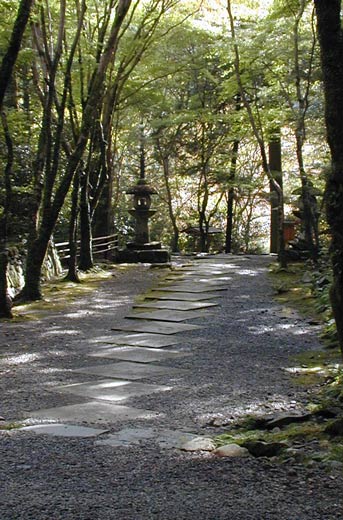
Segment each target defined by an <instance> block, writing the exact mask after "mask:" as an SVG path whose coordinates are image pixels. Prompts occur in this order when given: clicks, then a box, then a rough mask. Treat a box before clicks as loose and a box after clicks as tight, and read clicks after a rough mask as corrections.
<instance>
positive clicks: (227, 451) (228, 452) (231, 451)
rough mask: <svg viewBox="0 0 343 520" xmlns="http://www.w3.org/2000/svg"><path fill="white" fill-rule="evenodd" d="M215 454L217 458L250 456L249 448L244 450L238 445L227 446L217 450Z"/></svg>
mask: <svg viewBox="0 0 343 520" xmlns="http://www.w3.org/2000/svg"><path fill="white" fill-rule="evenodd" d="M213 454H214V455H216V456H217V457H249V455H250V453H249V450H247V448H242V447H241V446H238V444H226V445H225V446H221V447H220V448H217V449H216V450H215V451H214V452H213Z"/></svg>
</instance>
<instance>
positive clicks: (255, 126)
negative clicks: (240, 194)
mask: <svg viewBox="0 0 343 520" xmlns="http://www.w3.org/2000/svg"><path fill="white" fill-rule="evenodd" d="M231 4H232V2H231V0H227V12H228V15H229V21H230V30H231V35H232V38H233V41H234V43H233V49H234V68H235V74H236V80H237V85H238V88H239V95H240V97H241V99H242V102H243V105H244V107H245V109H246V111H247V114H248V118H249V122H250V126H251V129H252V131H253V133H254V136H255V138H256V141H257V143H258V146H259V148H260V153H261V160H262V168H263V171H264V173H265V174H266V176H267V178H268V180H269V182H270V183H271V184H272V185H273V188H274V189H275V191H276V193H277V194H278V201H279V203H278V206H279V211H278V214H279V226H280V227H279V237H280V242H279V248H280V249H279V262H280V265H281V267H287V261H286V255H285V242H284V238H283V220H284V215H283V191H282V187H281V186H280V185H279V184H278V183H277V181H276V180H275V179H274V177H273V175H272V173H271V171H270V167H269V164H268V160H267V151H266V144H265V141H264V137H263V132H262V128H261V127H260V125H259V121H258V120H257V118H256V117H255V115H254V113H253V110H252V107H251V104H250V101H249V99H248V97H247V94H246V90H245V88H244V85H243V81H242V75H241V63H240V54H239V48H238V44H237V42H236V31H235V22H234V16H233V13H232V6H231Z"/></svg>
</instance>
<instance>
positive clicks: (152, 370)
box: [73, 361, 188, 380]
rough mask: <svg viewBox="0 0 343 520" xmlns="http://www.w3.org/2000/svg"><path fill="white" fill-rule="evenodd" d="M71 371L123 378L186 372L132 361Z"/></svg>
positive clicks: (173, 374)
mask: <svg viewBox="0 0 343 520" xmlns="http://www.w3.org/2000/svg"><path fill="white" fill-rule="evenodd" d="M73 372H80V373H82V374H95V375H97V376H102V377H111V378H116V377H119V378H124V379H130V380H131V379H144V378H149V377H151V376H156V375H157V376H160V375H168V376H174V377H176V376H182V375H183V374H185V373H187V372H188V371H187V370H182V369H178V368H169V367H161V366H154V365H147V364H144V363H143V364H142V363H132V362H129V361H127V362H125V361H123V362H120V363H112V364H107V365H96V366H93V367H88V368H80V369H77V370H73Z"/></svg>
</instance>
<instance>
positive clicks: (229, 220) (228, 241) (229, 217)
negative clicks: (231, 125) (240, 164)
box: [225, 139, 239, 253]
mask: <svg viewBox="0 0 343 520" xmlns="http://www.w3.org/2000/svg"><path fill="white" fill-rule="evenodd" d="M238 148H239V141H238V139H236V140H235V141H234V143H233V147H232V155H231V164H230V174H229V183H230V187H229V190H228V194H227V213H226V235H225V253H231V249H232V232H233V204H234V200H235V189H234V187H233V183H234V182H235V177H236V167H237V157H238Z"/></svg>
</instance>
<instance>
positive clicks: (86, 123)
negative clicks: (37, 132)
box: [20, 0, 132, 300]
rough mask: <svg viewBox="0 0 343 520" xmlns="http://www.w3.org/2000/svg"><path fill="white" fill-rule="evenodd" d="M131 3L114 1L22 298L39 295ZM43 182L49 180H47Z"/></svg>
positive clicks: (32, 250) (31, 252) (32, 248)
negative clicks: (77, 131) (56, 229)
mask: <svg viewBox="0 0 343 520" xmlns="http://www.w3.org/2000/svg"><path fill="white" fill-rule="evenodd" d="M131 2H132V0H119V1H118V3H117V8H116V15H115V18H114V20H113V23H112V28H111V31H110V34H109V37H108V40H107V43H106V46H105V48H104V51H103V53H102V55H101V57H100V59H99V63H98V64H97V66H96V68H95V70H94V72H93V75H92V78H91V80H90V84H89V89H88V98H87V102H86V105H85V107H84V112H83V118H82V123H81V128H80V134H79V137H78V141H77V143H76V145H75V148H74V150H73V151H72V153H71V154H70V156H69V158H68V162H67V165H66V169H65V172H64V174H63V176H62V177H61V180H60V183H59V185H58V186H57V187H56V190H55V193H54V199H53V201H51V202H50V203H48V201H47V202H46V205H45V208H44V211H43V214H42V218H41V222H40V225H39V228H38V230H37V234H36V239H33V240H32V241H30V243H29V247H28V252H27V263H26V275H25V286H24V288H23V290H22V292H21V295H20V297H21V298H23V299H26V300H35V299H38V298H41V288H40V273H41V268H42V263H43V260H44V256H45V253H46V250H47V246H48V243H49V240H50V236H51V234H52V232H53V229H54V226H55V224H56V221H57V218H58V215H59V212H60V210H61V208H62V206H63V203H64V200H65V197H66V195H67V193H68V190H69V187H70V184H71V182H72V179H73V177H74V174H75V171H76V170H77V168H78V166H79V163H80V161H81V159H82V157H83V154H84V152H85V149H86V146H87V143H88V139H89V135H90V132H91V129H92V127H93V123H94V118H95V116H96V114H97V112H98V107H99V104H100V103H101V102H102V93H103V89H104V82H105V76H106V71H107V68H108V66H109V64H110V63H111V62H112V60H113V57H114V55H115V53H116V51H117V46H118V42H119V36H120V29H121V26H122V24H123V22H124V19H125V17H126V15H127V13H128V11H129V8H130V6H131ZM47 183H48V184H49V183H50V180H49V179H48V180H47Z"/></svg>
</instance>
